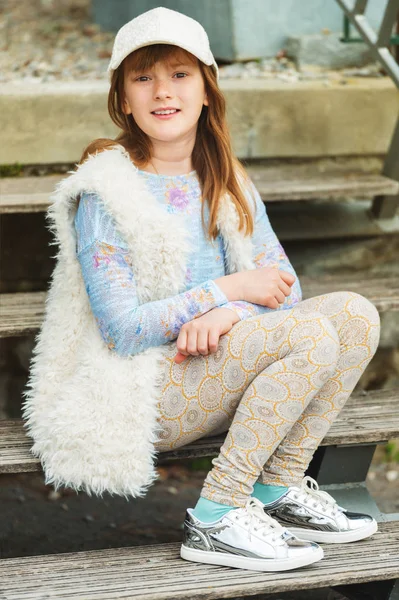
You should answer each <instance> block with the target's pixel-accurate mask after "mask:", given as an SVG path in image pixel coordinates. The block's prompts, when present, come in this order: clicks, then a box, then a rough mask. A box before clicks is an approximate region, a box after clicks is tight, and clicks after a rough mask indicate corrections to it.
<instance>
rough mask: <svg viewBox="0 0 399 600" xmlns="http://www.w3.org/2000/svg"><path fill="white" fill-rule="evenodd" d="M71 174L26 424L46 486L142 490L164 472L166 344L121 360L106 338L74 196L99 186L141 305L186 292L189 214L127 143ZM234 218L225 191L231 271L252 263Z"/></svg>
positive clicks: (60, 195)
mask: <svg viewBox="0 0 399 600" xmlns="http://www.w3.org/2000/svg"><path fill="white" fill-rule="evenodd" d="M70 173H71V175H69V176H68V177H66V178H64V179H63V180H62V181H61V182H60V183H59V184H58V185H57V186H56V190H55V192H54V194H53V195H52V197H51V200H52V204H51V206H50V208H49V210H48V213H47V219H48V220H49V221H50V226H49V228H50V230H51V231H52V233H53V234H54V236H55V242H54V244H58V245H59V252H58V254H57V257H56V258H57V264H56V267H55V269H54V272H53V275H52V281H51V285H50V289H49V292H48V296H47V300H46V310H45V317H44V321H43V324H42V327H41V330H40V332H39V334H38V336H37V338H36V345H35V348H34V351H33V357H32V361H31V369H30V375H29V381H28V386H27V390H26V391H25V392H24V396H25V403H24V408H23V410H24V418H25V419H26V424H25V427H26V428H27V432H28V435H29V436H31V437H32V438H33V440H34V445H33V447H32V453H33V454H34V455H35V456H37V457H39V458H40V460H41V462H42V466H43V469H44V473H45V481H46V484H52V485H54V487H55V489H58V488H59V487H60V486H62V485H65V486H68V487H71V488H73V489H75V490H76V491H78V490H84V491H85V492H86V493H88V494H89V495H91V494H93V493H94V494H97V495H100V496H101V495H102V494H103V493H104V492H105V491H107V492H109V493H111V494H118V495H123V496H126V497H128V496H133V497H136V496H144V495H145V494H146V492H147V491H148V487H149V486H150V485H152V483H153V482H154V481H155V480H156V479H157V478H158V475H157V472H156V469H155V466H154V459H155V458H156V451H155V449H154V442H155V441H156V440H157V439H158V437H157V431H160V429H161V428H160V426H159V424H158V423H157V416H158V413H157V400H158V398H159V393H160V389H159V386H160V381H159V375H160V369H159V361H162V360H163V356H164V353H165V349H166V347H165V346H160V347H154V348H149V349H148V350H145V351H144V352H141V353H140V354H137V355H135V356H128V357H121V356H119V355H118V354H116V353H115V352H113V351H111V350H109V349H108V347H107V345H106V344H105V343H104V341H103V339H102V338H101V335H100V332H99V329H98V326H97V323H96V321H95V319H94V316H93V313H92V311H91V308H90V303H89V298H88V296H87V293H86V290H85V286H84V281H83V277H82V273H81V269H80V264H79V261H78V259H77V256H76V235H75V229H74V225H73V219H74V216H75V212H76V208H77V206H76V199H77V197H78V195H79V194H80V193H81V192H83V191H87V192H95V193H97V194H99V196H100V197H101V198H102V200H103V202H104V204H105V207H106V209H107V210H108V211H109V212H110V213H111V214H112V215H113V217H114V219H115V222H116V224H117V227H118V229H119V231H120V232H121V233H122V234H123V236H124V237H125V239H126V241H127V243H128V245H129V249H130V252H131V259H132V266H133V270H134V275H135V279H136V283H137V293H138V298H139V301H140V303H145V302H150V301H153V300H159V299H162V298H167V297H169V296H173V295H175V294H178V293H181V292H182V291H184V276H185V266H186V261H187V256H188V252H189V250H190V240H189V239H187V238H188V234H187V231H186V229H185V228H184V225H183V220H182V219H183V216H182V215H175V214H169V213H166V212H165V211H164V210H163V209H162V208H161V207H160V206H159V203H158V202H157V200H156V199H155V198H154V197H153V196H152V195H151V194H150V192H149V191H148V190H147V188H146V186H145V183H144V181H143V179H142V177H140V175H139V174H138V173H137V168H136V167H135V165H134V164H133V163H132V161H131V160H130V157H129V155H128V153H127V152H126V151H125V150H124V149H123V148H122V147H121V146H117V147H116V148H113V149H111V150H106V151H104V152H101V153H97V154H95V155H92V156H90V157H89V159H88V160H86V161H85V162H84V163H83V164H82V165H79V167H78V168H77V170H76V171H70ZM237 225H238V215H237V212H236V209H235V206H234V204H233V203H232V202H231V200H230V198H229V196H228V195H225V196H224V197H223V198H222V200H221V202H220V210H219V213H218V227H219V231H220V233H221V235H222V237H223V241H224V247H225V252H226V259H227V265H228V272H229V273H234V272H236V271H242V270H245V269H253V268H255V266H254V264H253V261H252V242H251V239H250V237H244V236H243V235H242V233H240V232H238V227H237ZM170 343H174V342H170Z"/></svg>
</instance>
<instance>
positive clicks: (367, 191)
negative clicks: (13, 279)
mask: <svg viewBox="0 0 399 600" xmlns="http://www.w3.org/2000/svg"><path fill="white" fill-rule="evenodd" d="M247 170H248V173H249V175H250V176H251V178H252V179H253V181H254V183H255V185H256V187H257V189H258V191H259V193H260V195H261V197H262V199H263V200H264V201H265V202H279V201H281V200H286V201H290V202H291V201H295V200H312V199H323V200H335V199H338V198H345V197H350V198H363V199H364V198H373V197H374V196H377V195H381V196H382V195H395V194H398V193H399V184H398V183H397V182H396V181H394V180H392V179H389V178H388V177H384V176H383V175H379V174H373V173H362V172H349V173H316V174H314V175H309V174H307V175H306V174H304V173H303V169H301V167H298V168H297V169H295V168H294V167H292V168H291V170H290V176H289V177H287V174H286V173H285V172H284V169H281V170H280V172H278V170H277V171H276V169H274V170H270V169H269V168H268V167H266V166H264V165H251V166H248V167H247ZM66 176H67V175H49V176H45V177H15V178H13V177H10V178H5V179H2V180H1V187H0V189H1V193H0V213H17V212H38V211H45V210H47V208H48V206H49V196H50V194H51V193H52V192H53V191H54V189H55V186H56V184H57V183H58V182H59V181H61V180H62V179H63V178H64V177H66Z"/></svg>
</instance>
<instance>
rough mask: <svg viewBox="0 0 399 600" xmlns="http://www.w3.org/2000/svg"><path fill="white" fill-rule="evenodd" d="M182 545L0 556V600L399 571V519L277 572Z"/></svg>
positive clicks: (153, 596)
mask: <svg viewBox="0 0 399 600" xmlns="http://www.w3.org/2000/svg"><path fill="white" fill-rule="evenodd" d="M180 546H181V543H180V542H174V543H171V544H159V545H149V546H137V547H131V548H112V549H106V550H92V551H89V552H76V553H66V554H58V555H50V556H30V557H25V558H7V559H3V560H2V561H1V562H0V581H1V584H0V589H1V592H2V594H1V597H2V598H4V599H6V600H28V599H29V600H35V599H37V600H39V598H53V599H55V598H90V599H91V600H100V599H101V600H104V599H107V600H113V599H114V600H116V599H118V600H119V599H120V598H125V599H126V600H128V599H129V598H131V599H133V598H134V599H135V600H170V599H171V598H173V599H176V600H177V599H178V598H185V599H186V600H201V599H202V598H203V599H207V600H209V599H216V598H237V597H238V596H240V597H245V598H247V597H251V596H254V595H258V594H259V595H260V594H274V593H276V594H277V593H278V594H280V593H283V592H288V591H291V592H292V590H306V589H314V588H321V587H330V586H338V585H343V584H355V583H365V582H371V581H383V580H392V579H395V578H397V577H398V576H399V521H392V522H388V523H379V530H378V532H377V533H375V534H374V535H373V536H371V537H370V538H368V539H365V540H361V541H359V542H356V543H353V544H323V549H324V558H323V559H322V560H321V561H319V562H318V563H316V564H315V565H311V566H309V567H306V568H301V569H295V570H293V571H285V572H283V573H262V572H258V571H249V570H245V569H235V568H231V567H222V566H218V565H208V564H203V563H193V562H189V561H185V560H183V559H182V558H180ZM373 597H376V596H373Z"/></svg>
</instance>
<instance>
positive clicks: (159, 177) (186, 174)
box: [137, 169, 197, 179]
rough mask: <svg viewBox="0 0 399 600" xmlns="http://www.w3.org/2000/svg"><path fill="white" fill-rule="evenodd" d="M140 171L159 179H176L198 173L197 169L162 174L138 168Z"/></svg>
mask: <svg viewBox="0 0 399 600" xmlns="http://www.w3.org/2000/svg"><path fill="white" fill-rule="evenodd" d="M137 170H138V172H139V173H142V174H143V175H146V176H147V175H148V176H149V177H156V178H157V179H176V177H180V178H181V177H193V176H194V175H197V171H195V170H194V171H190V172H189V173H184V174H182V175H162V174H158V173H150V172H149V171H143V170H142V169H137Z"/></svg>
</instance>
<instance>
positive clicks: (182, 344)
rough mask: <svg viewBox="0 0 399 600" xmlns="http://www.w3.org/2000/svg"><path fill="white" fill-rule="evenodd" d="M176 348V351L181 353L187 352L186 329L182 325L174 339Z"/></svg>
mask: <svg viewBox="0 0 399 600" xmlns="http://www.w3.org/2000/svg"><path fill="white" fill-rule="evenodd" d="M176 348H177V350H178V352H181V353H182V354H186V353H187V330H186V329H185V328H183V327H182V328H181V329H180V331H179V335H178V337H177V341H176Z"/></svg>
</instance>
